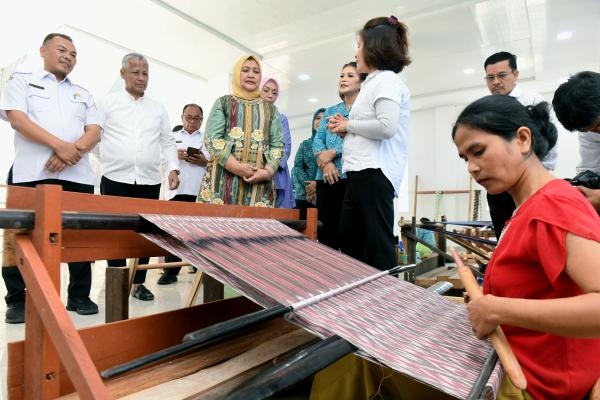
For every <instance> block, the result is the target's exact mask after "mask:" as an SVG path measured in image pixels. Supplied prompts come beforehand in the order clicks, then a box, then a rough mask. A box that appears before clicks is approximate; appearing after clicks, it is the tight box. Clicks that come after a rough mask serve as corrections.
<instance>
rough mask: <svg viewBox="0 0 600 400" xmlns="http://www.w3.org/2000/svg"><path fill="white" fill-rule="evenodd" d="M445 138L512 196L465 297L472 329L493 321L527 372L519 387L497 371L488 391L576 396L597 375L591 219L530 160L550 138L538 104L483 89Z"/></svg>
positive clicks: (479, 330)
mask: <svg viewBox="0 0 600 400" xmlns="http://www.w3.org/2000/svg"><path fill="white" fill-rule="evenodd" d="M452 138H453V139H454V143H455V144H456V147H457V149H458V153H459V156H460V157H461V158H462V159H464V160H465V161H466V162H467V166H468V170H469V173H470V174H471V175H472V176H473V178H475V180H476V181H477V182H478V183H479V184H481V185H482V186H484V187H485V189H486V190H487V191H488V192H489V193H492V194H493V193H500V192H504V191H508V192H509V193H510V194H511V195H512V197H513V199H514V200H515V204H516V205H517V209H516V211H515V213H514V214H513V216H512V218H511V219H510V220H509V221H508V222H507V225H506V226H505V228H504V231H503V232H502V235H501V236H500V239H499V242H498V246H497V247H496V250H495V251H494V254H493V256H492V259H491V260H490V262H489V264H488V268H487V270H486V273H485V281H484V293H485V294H486V295H485V296H483V297H481V298H480V299H478V300H474V301H471V302H470V303H469V305H468V311H469V319H470V320H471V323H472V325H473V331H474V333H475V335H476V336H477V337H478V338H485V337H487V336H488V335H489V334H490V332H492V330H494V329H495V328H496V326H498V325H502V329H503V330H504V333H505V334H506V336H507V338H508V341H509V343H510V345H511V347H512V349H513V351H514V353H515V355H516V356H517V359H518V360H519V362H520V364H521V367H522V368H523V371H524V373H525V376H526V378H527V382H528V385H527V389H526V391H520V390H518V389H517V388H516V387H514V385H512V383H511V382H510V380H509V379H506V378H505V379H504V381H503V383H502V387H501V389H500V393H499V395H498V399H509V398H510V399H531V398H535V399H582V398H584V397H585V396H586V395H587V394H589V392H590V389H591V388H592V386H593V385H594V382H596V380H597V379H598V378H599V377H600V362H598V359H599V357H600V307H599V306H598V305H599V304H600V294H599V292H600V270H599V269H598V260H599V259H600V218H599V217H598V214H597V213H596V212H595V211H594V209H593V208H592V206H591V205H590V204H589V202H588V201H587V200H586V199H585V197H584V196H583V195H582V194H581V193H580V192H578V191H577V189H575V188H574V187H573V186H571V185H570V184H569V183H567V182H566V181H564V180H562V179H556V178H555V177H554V176H552V175H551V174H550V172H548V171H547V170H546V169H545V168H544V167H543V165H542V163H541V162H540V160H541V159H542V158H543V157H544V155H545V154H546V152H547V151H548V149H549V148H551V147H552V146H554V144H555V143H556V139H557V131H556V128H555V126H554V125H553V124H552V123H550V121H549V113H548V104H547V103H545V102H544V103H540V104H538V105H535V106H529V107H524V106H523V105H521V104H520V103H519V102H518V101H517V100H516V99H514V98H512V97H510V96H487V97H484V98H482V99H479V100H477V101H475V102H474V103H472V104H471V105H469V106H468V107H467V108H465V110H464V111H463V112H462V113H461V114H460V115H459V117H458V120H457V121H456V124H455V125H454V128H453V130H452Z"/></svg>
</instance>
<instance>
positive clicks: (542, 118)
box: [527, 101, 558, 153]
mask: <svg viewBox="0 0 600 400" xmlns="http://www.w3.org/2000/svg"><path fill="white" fill-rule="evenodd" d="M527 111H528V112H529V115H530V116H531V118H532V119H533V120H534V121H535V122H536V124H537V125H538V126H539V128H540V136H541V137H542V138H544V139H546V142H547V147H546V148H545V149H544V150H545V151H543V153H547V152H548V150H549V149H551V148H553V147H554V145H555V144H556V141H557V140H558V131H557V130H556V126H555V125H554V124H553V123H552V122H551V121H550V104H548V103H547V102H545V101H542V102H541V103H538V104H535V105H532V106H527ZM540 145H542V143H540Z"/></svg>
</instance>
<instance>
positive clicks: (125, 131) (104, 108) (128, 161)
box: [99, 90, 179, 185]
mask: <svg viewBox="0 0 600 400" xmlns="http://www.w3.org/2000/svg"><path fill="white" fill-rule="evenodd" d="M99 111H100V116H101V120H102V123H103V128H104V130H103V132H102V136H101V141H100V162H101V164H102V174H103V175H104V176H105V177H107V178H108V179H110V180H112V181H116V182H121V183H128V184H134V183H137V184H139V185H157V184H160V181H161V175H160V164H161V151H162V157H163V159H164V160H165V162H166V166H167V171H172V170H176V169H179V161H178V160H177V147H176V145H175V138H174V136H173V135H172V132H171V122H170V121H169V116H168V115H167V110H166V109H165V107H164V106H163V105H162V104H161V103H159V102H157V101H155V100H153V99H150V98H148V97H146V96H142V97H140V98H139V99H138V100H135V99H134V98H133V96H131V95H130V94H129V93H127V92H126V91H125V90H122V91H120V92H117V93H111V94H109V95H108V96H106V98H105V99H104V100H103V101H102V102H100V103H99Z"/></svg>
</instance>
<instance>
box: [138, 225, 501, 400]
mask: <svg viewBox="0 0 600 400" xmlns="http://www.w3.org/2000/svg"><path fill="white" fill-rule="evenodd" d="M142 216H143V217H144V218H145V219H147V220H148V221H150V222H151V223H153V224H154V225H156V226H157V227H159V228H160V229H161V230H162V232H161V233H152V234H147V233H146V234H144V236H145V237H146V238H147V239H149V240H151V241H152V242H154V243H156V244H158V245H159V246H161V247H163V248H164V249H166V250H168V251H169V252H171V253H172V254H175V255H177V256H178V257H181V258H182V259H185V260H187V261H189V262H190V263H191V264H193V265H194V266H196V267H197V268H200V269H201V270H203V271H205V272H206V273H208V274H209V275H211V276H213V277H214V278H215V279H218V280H219V281H221V282H223V283H226V284H228V285H230V286H231V287H233V288H234V289H236V290H237V291H239V292H240V293H242V294H244V295H245V296H247V297H248V298H250V299H252V300H253V301H255V302H256V303H258V304H260V305H261V306H263V307H272V306H274V305H277V304H283V305H286V306H290V305H293V304H295V303H297V302H299V301H301V300H304V299H307V298H312V297H314V296H316V295H319V294H321V293H324V292H328V291H330V290H332V289H335V288H339V287H341V286H345V285H347V284H349V283H352V282H356V281H358V280H360V279H363V278H365V277H368V276H372V275H375V274H377V273H379V272H380V271H379V270H377V269H375V268H372V267H370V266H368V265H366V264H364V263H362V262H360V261H357V260H355V259H353V258H351V257H348V256H346V255H344V254H342V253H339V252H337V251H334V250H332V249H330V248H329V247H327V246H324V245H321V244H319V243H317V242H314V241H311V240H309V239H308V238H306V237H305V236H304V235H302V234H301V233H299V232H297V231H295V230H293V229H291V228H288V227H287V226H285V225H283V224H281V223H279V222H277V221H275V220H267V219H247V218H243V219H241V218H215V217H195V216H168V215H142ZM288 318H289V319H290V320H292V321H294V322H296V323H298V324H300V325H301V326H303V327H304V328H305V329H308V330H310V331H312V332H314V333H315V334H317V335H319V336H321V337H327V336H330V335H333V334H335V335H339V336H340V337H342V338H344V339H346V340H348V341H349V342H351V343H352V344H354V345H355V346H357V347H358V348H360V349H361V351H362V352H364V353H366V354H367V355H368V357H370V358H372V359H374V360H376V361H379V362H382V363H384V364H386V365H388V366H389V367H391V368H393V369H394V370H396V371H398V372H400V373H403V374H405V375H408V376H410V377H413V378H414V379H416V380H418V381H421V382H423V383H425V384H427V385H430V386H432V387H434V388H436V389H438V390H440V391H442V392H444V393H447V394H449V395H451V396H453V397H455V398H458V399H464V398H466V397H467V396H468V394H469V392H470V390H471V388H472V386H473V384H474V382H475V380H476V379H477V376H478V374H479V371H480V370H481V368H482V366H483V363H484V362H485V358H486V357H487V356H488V354H489V353H490V351H491V346H490V345H489V343H488V342H485V341H479V340H477V339H476V338H475V337H474V336H473V333H472V331H471V325H470V323H469V321H468V319H467V316H466V309H465V307H464V306H462V305H460V304H456V303H454V302H451V301H448V300H446V299H444V298H443V297H442V296H439V295H437V294H435V293H432V292H428V291H426V290H424V289H422V288H420V287H418V286H415V285H412V284H410V283H408V282H405V281H403V280H401V279H398V278H394V277H391V276H384V277H381V278H379V279H377V280H374V281H371V282H368V283H366V284H364V285H361V286H359V287H356V288H353V289H351V290H349V291H346V292H343V293H340V294H337V295H335V296H333V297H330V298H327V299H325V300H322V301H320V302H318V303H315V304H312V305H311V306H308V307H305V308H301V309H300V310H296V311H295V312H294V313H292V314H291V315H289V317H288ZM501 375H502V373H501V370H500V369H497V370H496V372H495V373H494V374H492V378H491V379H490V382H489V383H488V385H490V386H491V387H492V389H493V392H494V393H496V389H497V388H498V387H499V383H500V380H501Z"/></svg>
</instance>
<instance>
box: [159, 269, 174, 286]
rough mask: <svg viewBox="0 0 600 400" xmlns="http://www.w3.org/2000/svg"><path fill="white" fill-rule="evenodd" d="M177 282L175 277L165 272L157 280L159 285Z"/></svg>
mask: <svg viewBox="0 0 600 400" xmlns="http://www.w3.org/2000/svg"><path fill="white" fill-rule="evenodd" d="M175 282H177V275H171V274H167V273H166V272H165V273H164V274H162V275H161V276H160V278H158V281H157V282H156V283H158V284H159V285H170V284H171V283H175Z"/></svg>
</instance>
